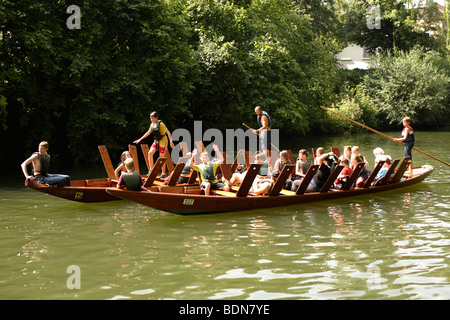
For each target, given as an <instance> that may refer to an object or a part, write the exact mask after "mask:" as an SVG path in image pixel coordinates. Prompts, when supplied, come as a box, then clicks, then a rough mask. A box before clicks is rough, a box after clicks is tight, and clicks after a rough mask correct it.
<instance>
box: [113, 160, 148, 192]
mask: <svg viewBox="0 0 450 320" xmlns="http://www.w3.org/2000/svg"><path fill="white" fill-rule="evenodd" d="M124 165H125V168H126V169H127V172H122V174H121V176H120V178H119V181H118V182H117V188H119V189H124V188H127V189H128V190H133V191H147V189H146V188H144V182H143V180H142V177H141V175H140V174H139V173H138V172H137V171H136V169H135V168H134V160H133V158H128V159H126V160H125V161H124Z"/></svg>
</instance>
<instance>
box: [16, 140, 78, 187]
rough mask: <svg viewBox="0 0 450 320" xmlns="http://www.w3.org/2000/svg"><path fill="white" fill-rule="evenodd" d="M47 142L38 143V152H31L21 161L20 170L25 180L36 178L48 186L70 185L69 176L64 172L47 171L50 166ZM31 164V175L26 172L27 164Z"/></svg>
mask: <svg viewBox="0 0 450 320" xmlns="http://www.w3.org/2000/svg"><path fill="white" fill-rule="evenodd" d="M48 148H49V144H48V142H47V141H42V142H41V143H39V148H38V152H35V153H33V154H32V155H31V156H30V157H29V158H28V159H27V160H25V161H24V162H22V164H21V167H22V172H23V174H24V176H25V178H26V179H27V180H30V181H33V180H36V181H37V182H39V183H42V184H46V185H49V186H54V185H56V186H58V187H65V186H70V176H68V175H66V174H56V173H53V174H51V173H48V169H49V166H50V155H49V154H48V153H47V151H48ZM29 164H32V165H33V175H29V174H28V168H27V166H28V165H29Z"/></svg>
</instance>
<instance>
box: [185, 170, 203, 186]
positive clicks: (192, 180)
mask: <svg viewBox="0 0 450 320" xmlns="http://www.w3.org/2000/svg"><path fill="white" fill-rule="evenodd" d="M197 176H198V178H199V180H200V175H198V174H197V171H195V170H191V176H190V177H189V180H188V184H194V183H195V181H196V180H197Z"/></svg>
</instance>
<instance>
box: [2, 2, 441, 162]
mask: <svg viewBox="0 0 450 320" xmlns="http://www.w3.org/2000/svg"><path fill="white" fill-rule="evenodd" d="M358 1H359V0H354V1H352V2H351V3H355V4H358V3H359V2H358ZM400 2H401V3H404V1H400ZM349 3H350V2H349V1H345V0H333V1H327V2H323V1H320V0H295V1H293V0H233V1H232V0H228V1H226V0H120V1H117V0H104V1H94V0H85V1H83V2H80V4H79V9H80V11H81V17H80V19H79V20H77V21H78V22H80V26H79V28H74V29H71V28H69V24H70V23H71V22H73V21H74V19H76V18H78V17H77V16H74V15H73V12H71V11H70V10H69V11H68V8H69V6H71V5H73V4H75V3H74V2H73V1H65V0H58V1H35V0H23V1H20V2H17V1H12V0H4V1H1V2H0V132H1V135H0V146H1V148H0V150H2V151H1V152H2V153H1V154H2V158H5V157H6V155H10V154H13V155H16V156H17V158H19V159H22V158H23V157H24V156H27V155H28V154H29V153H30V152H31V151H33V150H35V149H36V148H37V144H38V143H39V141H41V140H48V141H49V142H50V145H51V149H52V155H58V154H59V155H60V157H61V158H62V160H64V161H80V162H86V163H92V162H95V161H97V160H98V157H99V156H98V152H97V151H96V150H97V149H96V146H97V145H99V144H106V145H107V146H108V148H109V149H111V150H122V149H125V148H126V147H127V145H128V144H129V143H131V142H132V141H133V140H135V139H137V138H139V137H140V136H141V135H142V134H143V133H144V132H145V131H146V130H147V129H148V125H149V118H148V115H149V113H150V112H151V111H154V110H156V111H158V112H159V113H160V114H161V119H162V120H164V122H165V123H166V124H167V126H168V127H169V129H170V130H174V129H176V128H187V129H188V130H192V125H193V121H194V120H202V121H203V129H204V130H206V129H207V128H219V129H222V130H223V129H225V128H234V129H237V128H242V122H246V123H249V124H251V125H252V126H255V125H256V124H255V115H254V112H253V109H254V107H255V106H256V105H261V106H262V107H263V109H265V110H267V111H268V112H269V113H270V114H271V116H272V118H273V120H274V127H277V128H281V129H282V134H284V135H305V134H310V133H323V132H330V131H331V132H342V130H346V129H345V128H347V127H346V126H345V125H342V123H339V121H341V120H338V119H335V118H333V117H331V116H330V115H327V114H326V113H324V111H323V110H322V109H320V108H319V107H320V106H322V105H323V106H332V107H334V108H336V110H340V111H342V112H343V113H345V114H346V115H352V116H354V117H355V118H356V119H357V120H361V121H363V122H365V123H366V124H370V125H373V126H377V125H381V124H382V123H383V122H384V119H385V118H386V117H387V118H388V119H389V120H392V121H394V122H395V121H397V118H398V117H399V115H398V114H397V113H398V112H397V111H398V110H397V109H395V108H398V105H399V104H398V103H397V101H396V100H395V99H397V98H395V97H394V96H393V93H392V94H391V96H390V97H391V98H392V99H388V98H389V96H388V97H386V96H384V95H383V92H388V91H389V90H392V88H389V87H385V86H384V85H383V84H382V80H383V79H384V78H383V77H384V74H389V73H392V70H391V71H390V70H389V68H394V67H395V68H397V67H396V66H397V64H396V63H394V62H392V63H391V64H388V63H387V62H386V63H384V64H383V63H382V62H381V61H382V60H377V61H380V63H378V62H377V64H376V68H378V67H380V68H381V69H380V70H375V71H374V72H373V73H371V75H370V77H371V78H366V79H365V80H364V85H363V86H362V85H361V83H362V82H363V80H362V79H363V77H362V76H359V75H358V74H356V76H354V75H353V76H352V75H349V74H348V71H345V70H342V69H340V67H339V65H338V62H337V60H336V59H335V54H336V53H337V52H339V51H340V49H342V48H343V45H344V44H346V43H348V42H356V43H359V44H361V45H364V46H366V47H368V48H376V47H382V48H385V49H391V48H394V47H395V48H400V49H402V50H404V52H408V51H409V50H411V48H413V46H414V45H417V44H419V45H422V46H423V47H426V48H427V49H426V50H429V49H436V50H438V51H440V55H439V57H440V58H439V59H438V58H434V59H429V60H427V61H428V62H427V63H426V64H424V65H423V66H421V61H424V60H423V58H420V59H422V60H415V62H414V63H412V64H409V65H408V64H407V63H406V61H403V60H402V61H403V62H398V65H402V66H403V68H400V67H398V68H397V69H395V70H396V74H397V73H398V72H404V74H397V78H396V79H397V81H405V82H406V81H410V80H408V79H409V76H410V75H411V76H412V74H413V73H414V72H415V71H413V70H416V69H414V68H418V69H417V70H418V71H417V72H418V74H420V79H417V81H419V82H420V83H421V84H423V85H424V87H423V89H421V91H420V95H421V98H420V99H419V98H418V97H417V94H416V93H413V94H412V95H409V97H410V98H411V97H414V99H416V101H415V102H411V103H410V102H407V103H402V106H408V108H409V109H406V110H408V111H409V110H412V112H417V115H418V118H419V119H420V120H422V113H421V112H422V111H420V110H428V111H427V112H428V113H430V115H429V116H428V113H427V117H425V118H423V119H424V123H423V124H426V125H430V126H432V125H433V123H434V121H435V120H438V119H442V117H443V115H444V114H445V110H444V108H445V106H446V105H445V103H448V96H447V97H444V94H441V93H439V94H441V96H439V98H438V97H435V98H429V97H427V95H428V94H430V93H431V94H436V93H437V92H441V90H443V88H445V86H446V85H447V89H448V65H449V64H448V59H446V58H442V57H443V53H442V52H443V50H442V48H441V47H439V46H436V45H435V44H436V43H435V40H434V39H432V38H431V37H429V36H428V37H427V36H426V33H425V34H424V32H419V31H418V30H417V29H413V28H411V27H410V26H411V25H413V23H412V21H415V20H414V19H416V18H414V19H412V18H411V12H409V11H408V12H409V15H406V16H405V15H404V14H403V13H404V11H403V9H402V7H398V8H397V9H396V10H397V12H398V14H397V15H396V16H395V19H397V20H395V21H397V22H398V21H400V22H401V23H394V26H395V28H394V29H389V28H390V25H391V23H390V22H389V21H391V20H392V19H391V18H392V15H391V16H389V17H388V16H386V15H383V19H384V20H382V28H387V29H386V30H384V29H383V30H384V31H383V33H381V35H380V33H372V34H370V33H367V30H365V29H364V28H365V27H364V25H365V24H366V20H367V17H366V14H367V12H366V11H364V10H359V11H358V10H357V8H358V7H357V6H354V5H350V4H349ZM394 3H399V1H394V0H386V1H382V2H381V4H382V8H383V10H384V8H386V12H387V11H388V9H389V8H390V7H389V5H391V6H392V5H394ZM343 8H347V9H348V11H349V12H350V13H352V12H353V13H354V14H353V15H352V14H344V13H343ZM364 8H365V7H364ZM383 12H384V11H383ZM408 12H407V13H408ZM355 17H358V19H357V20H355ZM389 19H391V20H389ZM353 24H354V25H353ZM352 25H353V27H352ZM342 31H345V32H344V33H343V32H342ZM389 32H394V34H393V37H391V38H389V37H387V39H385V38H386V36H385V35H386V34H388V33H389ZM361 36H362V37H361ZM364 39H365V40H364ZM380 39H382V40H383V39H384V40H386V41H384V40H383V41H384V42H379V40H380ZM444 47H445V45H444ZM423 52H425V50H424V51H423ZM423 52H422V53H423ZM406 54H407V53H405V55H406ZM380 59H381V58H380ZM395 59H402V56H401V55H393V56H392V57H391V60H395ZM418 59H419V58H418ZM425 60H426V59H425ZM408 68H409V69H408ZM429 68H435V69H433V70H436V72H434V71H433V72H432V73H430V72H428V73H427V70H428V69H429ZM442 73H444V74H446V75H447V78H442V79H441V80H439V81H438V83H439V84H435V85H433V86H431V85H430V86H426V85H425V84H426V83H428V82H429V81H434V80H435V79H436V80H438V79H437V78H438V77H439V76H440V74H442ZM343 79H347V80H348V81H347V80H345V81H343ZM377 81H378V82H377ZM445 81H447V82H445ZM407 83H410V82H407ZM445 83H447V84H445ZM387 85H388V84H387V83H386V86H387ZM406 87H407V85H405V84H402V85H399V88H406ZM421 88H422V87H421ZM405 94H406V93H405ZM445 99H447V100H445ZM408 103H409V104H408ZM424 103H425V105H426V107H425V105H424ZM424 108H427V109H424ZM396 110H397V111H396ZM396 112H397V113H396ZM423 112H425V111H423ZM380 115H381V116H380ZM412 115H413V116H415V114H412ZM425 119H426V121H425ZM347 129H348V128H347ZM144 142H147V143H150V142H151V141H150V140H148V141H144Z"/></svg>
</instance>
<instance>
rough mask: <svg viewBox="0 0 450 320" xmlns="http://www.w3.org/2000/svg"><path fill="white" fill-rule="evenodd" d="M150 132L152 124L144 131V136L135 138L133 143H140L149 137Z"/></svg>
mask: <svg viewBox="0 0 450 320" xmlns="http://www.w3.org/2000/svg"><path fill="white" fill-rule="evenodd" d="M150 133H152V129H151V125H150V127H149V128H148V131H147V132H146V133H144V135H143V136H142V137H140V138H139V139H137V140H134V141H133V143H136V144H138V143H139V142H141V141H142V140H143V139H145V138H147V137H148V136H149V135H150Z"/></svg>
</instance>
